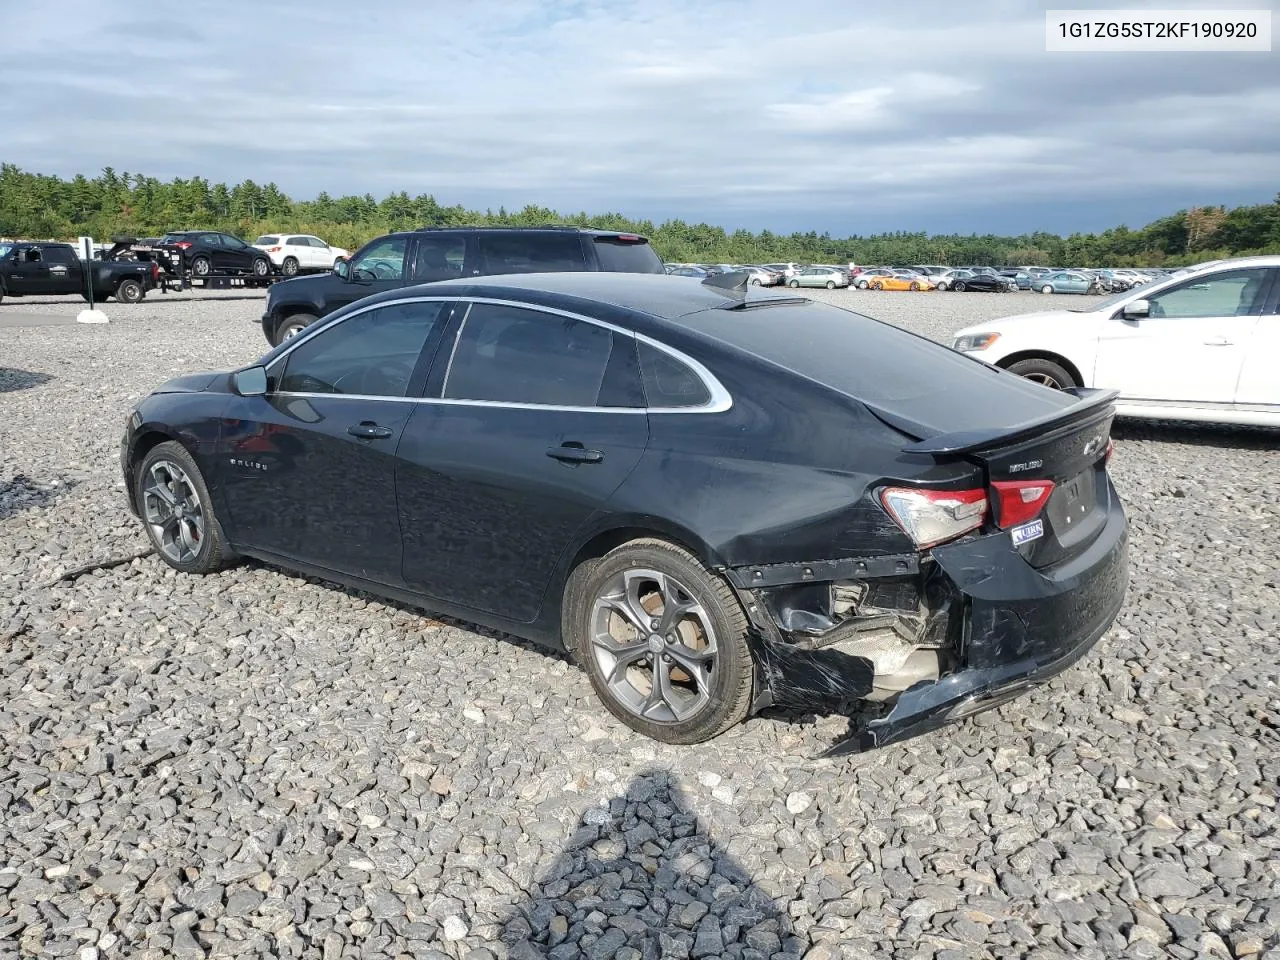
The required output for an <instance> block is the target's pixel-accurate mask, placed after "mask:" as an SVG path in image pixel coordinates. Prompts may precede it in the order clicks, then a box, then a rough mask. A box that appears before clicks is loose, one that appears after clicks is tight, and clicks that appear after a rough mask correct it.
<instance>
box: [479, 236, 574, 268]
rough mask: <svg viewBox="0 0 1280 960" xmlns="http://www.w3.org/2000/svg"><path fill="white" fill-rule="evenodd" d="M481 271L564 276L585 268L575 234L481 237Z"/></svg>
mask: <svg viewBox="0 0 1280 960" xmlns="http://www.w3.org/2000/svg"><path fill="white" fill-rule="evenodd" d="M478 243H479V248H480V260H481V263H483V264H484V272H485V273H489V274H500V273H567V272H572V271H578V270H586V269H587V258H586V256H585V255H584V254H583V252H582V240H581V238H580V236H579V235H578V234H577V233H525V234H488V235H486V234H481V235H480V238H479V241H478Z"/></svg>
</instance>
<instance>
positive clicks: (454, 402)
mask: <svg viewBox="0 0 1280 960" xmlns="http://www.w3.org/2000/svg"><path fill="white" fill-rule="evenodd" d="M406 303H460V304H461V303H465V304H466V305H467V310H466V313H465V314H463V319H462V323H459V324H458V330H457V332H456V333H455V334H454V340H453V347H452V349H451V350H450V351H449V360H448V365H447V366H446V367H445V379H444V381H443V383H442V384H441V387H440V392H441V393H444V390H445V387H447V386H448V382H449V373H450V371H451V370H452V367H453V356H454V353H455V352H456V351H457V348H458V341H459V339H460V337H461V335H462V328H463V327H464V326H465V325H466V320H467V318H468V317H469V316H470V315H471V307H472V306H473V305H474V304H477V303H489V304H494V305H496V306H502V307H516V308H518V309H522V310H535V311H538V312H541V313H549V314H552V315H554V316H561V317H567V318H569V319H571V320H580V321H582V322H583V323H590V324H594V325H595V326H597V327H604V328H605V329H607V330H611V331H613V332H614V333H620V334H622V335H623V336H626V337H631V338H632V339H633V340H637V341H639V342H641V343H645V344H648V345H649V346H651V347H653V348H654V349H655V350H661V351H662V352H663V353H665V354H667V355H668V356H670V357H672V358H673V359H675V360H677V361H678V362H680V363H683V364H684V365H685V366H687V367H688V368H689V369H690V370H692V371H693V372H694V374H696V375H697V376H698V378H699V379H701V380H702V383H703V386H705V387H706V388H707V393H708V394H709V396H710V399H709V400H708V401H707V402H706V403H704V404H700V405H699V406H696V407H649V406H645V407H575V406H563V405H559V404H551V403H517V402H514V401H507V400H462V399H454V398H449V397H380V396H369V395H365V394H358V393H292V392H289V391H284V390H277V391H275V392H273V393H271V394H269V396H276V397H306V398H308V399H320V398H331V399H332V398H339V397H340V398H343V399H347V400H387V401H390V402H392V403H435V404H440V405H443V406H474V407H494V408H499V409H500V408H507V409H513V410H555V411H560V412H564V413H631V414H635V413H644V414H650V413H725V412H727V411H728V410H731V409H732V408H733V396H732V395H731V394H730V393H729V391H728V390H727V389H725V386H724V384H722V383H721V382H720V381H719V379H717V378H716V375H715V374H713V373H712V372H711V371H710V370H708V369H707V368H706V366H704V365H703V364H702V363H699V362H698V361H697V360H695V359H694V358H693V357H691V356H689V355H688V354H686V353H684V352H682V351H680V350H677V349H676V348H675V347H672V346H669V345H668V344H665V343H663V342H662V341H660V340H655V339H653V338H652V337H649V336H646V335H644V334H643V333H637V332H636V331H634V330H628V329H627V328H626V327H620V326H618V325H617V324H615V323H610V322H609V321H607V320H599V319H597V318H595V317H588V316H584V315H583V314H580V313H573V312H571V311H569V310H561V309H559V308H557V307H546V306H543V305H541V304H536V303H526V302H525V301H523V300H503V299H500V298H497V297H456V296H455V297H403V298H401V299H398V300H383V301H380V302H378V303H371V304H369V305H368V306H366V307H361V308H360V309H358V310H352V311H351V312H350V313H348V314H347V315H346V316H344V317H342V318H341V319H339V320H337V321H336V322H334V323H330V324H325V325H324V326H323V327H320V328H319V329H316V330H312V331H311V332H310V333H306V332H303V333H300V334H298V336H296V337H294V338H293V339H294V342H292V343H290V345H289V347H288V349H286V350H285V351H284V352H283V353H281V354H280V355H279V356H278V357H276V358H275V359H274V360H272V361H271V364H270V365H269V366H268V368H267V373H268V375H270V374H271V371H272V368H274V367H276V365H277V364H281V365H283V366H287V364H288V358H289V355H290V354H292V353H293V351H294V350H296V349H297V348H298V347H300V346H302V344H304V343H306V342H307V341H308V340H310V339H311V338H312V337H315V336H317V335H318V334H320V333H323V332H324V331H325V330H331V329H333V328H334V327H336V326H337V325H338V324H340V323H346V321H348V320H350V319H351V318H352V317H358V316H360V315H361V314H364V313H368V312H369V311H370V310H378V309H381V308H382V307H389V306H399V305H401V304H406ZM446 322H447V321H446ZM283 366H282V368H281V371H282V372H283Z"/></svg>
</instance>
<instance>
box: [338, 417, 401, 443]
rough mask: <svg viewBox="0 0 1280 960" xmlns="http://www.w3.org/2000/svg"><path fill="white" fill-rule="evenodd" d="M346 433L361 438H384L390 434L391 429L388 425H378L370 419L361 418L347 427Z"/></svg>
mask: <svg viewBox="0 0 1280 960" xmlns="http://www.w3.org/2000/svg"><path fill="white" fill-rule="evenodd" d="M347 433H349V434H351V435H352V436H353V437H359V438H360V439H362V440H385V439H387V437H389V436H391V433H392V430H391V428H390V427H382V426H379V425H378V424H376V423H374V422H373V421H372V420H361V421H360V422H359V423H353V424H352V425H351V426H349V427H347Z"/></svg>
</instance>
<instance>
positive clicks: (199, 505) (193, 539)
mask: <svg viewBox="0 0 1280 960" xmlns="http://www.w3.org/2000/svg"><path fill="white" fill-rule="evenodd" d="M134 498H135V501H136V502H137V504H138V513H140V514H141V515H142V520H143V522H144V523H145V524H146V528H147V537H148V538H149V539H150V540H151V544H152V546H154V547H155V548H156V552H157V553H158V554H160V559H162V560H163V561H164V562H165V563H167V564H168V565H169V566H171V567H173V569H175V570H178V571H180V572H182V573H212V572H213V571H215V570H219V569H221V568H222V567H224V566H226V564H227V562H228V561H229V560H230V559H231V557H232V553H231V550H230V549H229V548H228V547H227V545H226V543H225V542H224V541H223V539H222V529H221V528H220V527H219V526H218V521H217V519H216V518H215V517H214V515H213V499H212V498H211V497H210V496H209V488H208V487H207V486H205V482H204V477H203V476H201V474H200V468H199V467H198V466H196V462H195V461H194V460H193V459H192V458H191V454H189V453H188V452H187V450H186V448H185V447H183V446H182V444H180V443H177V442H175V441H172V440H169V441H166V442H165V443H161V444H159V445H158V446H156V447H155V448H153V449H152V450H151V451H150V452H149V453H148V454H147V455H146V457H144V458H143V460H142V463H141V464H139V465H138V468H137V470H136V471H135V473H134Z"/></svg>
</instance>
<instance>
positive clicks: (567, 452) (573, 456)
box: [547, 443, 604, 463]
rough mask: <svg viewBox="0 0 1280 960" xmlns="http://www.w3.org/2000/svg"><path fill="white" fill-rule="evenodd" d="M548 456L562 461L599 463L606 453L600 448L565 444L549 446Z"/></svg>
mask: <svg viewBox="0 0 1280 960" xmlns="http://www.w3.org/2000/svg"><path fill="white" fill-rule="evenodd" d="M547 456H548V457H551V458H552V459H555V460H559V461H560V462H561V463H599V462H600V461H601V460H603V459H604V454H603V453H601V452H600V451H599V450H584V449H583V448H582V445H581V444H576V445H570V444H567V443H566V444H564V445H562V446H559V447H547Z"/></svg>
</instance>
